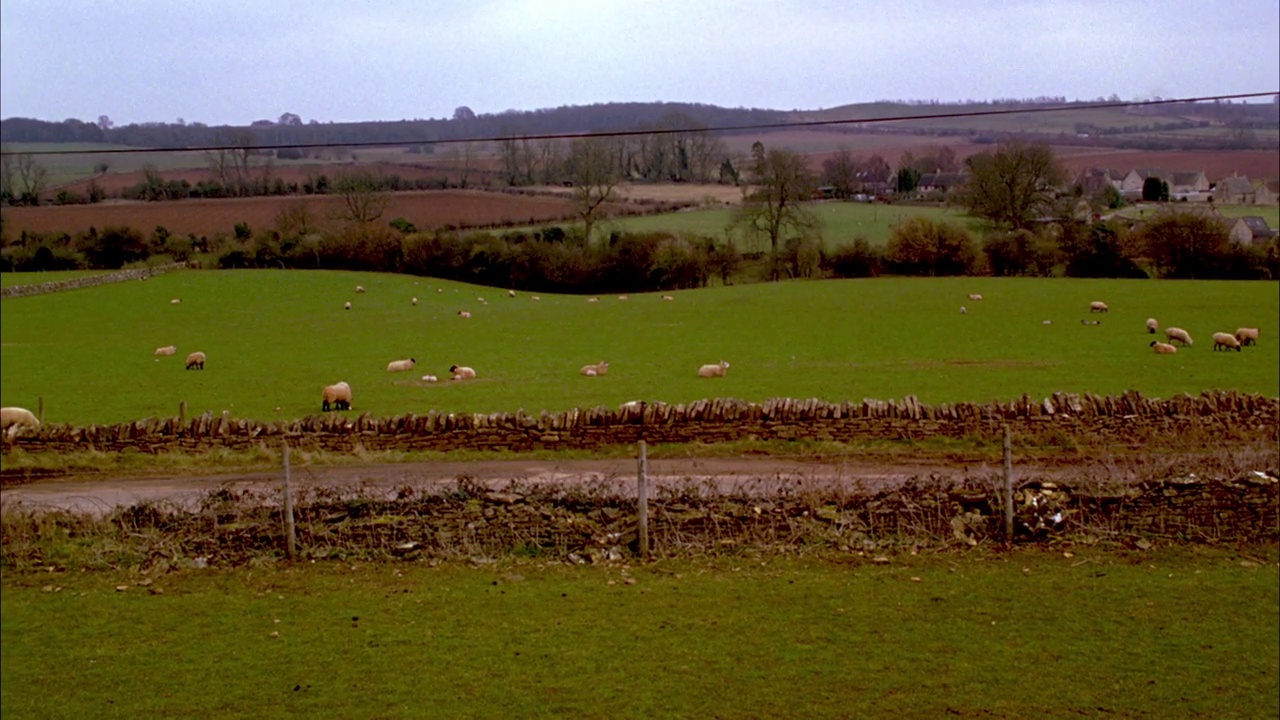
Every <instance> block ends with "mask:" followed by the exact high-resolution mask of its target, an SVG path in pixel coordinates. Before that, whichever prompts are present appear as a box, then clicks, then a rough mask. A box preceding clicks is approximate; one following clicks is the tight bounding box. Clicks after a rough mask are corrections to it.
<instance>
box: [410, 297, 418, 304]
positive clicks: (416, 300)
mask: <svg viewBox="0 0 1280 720" xmlns="http://www.w3.org/2000/svg"><path fill="white" fill-rule="evenodd" d="M409 304H410V305H417V304H418V298H416V297H415V298H410V299H409Z"/></svg>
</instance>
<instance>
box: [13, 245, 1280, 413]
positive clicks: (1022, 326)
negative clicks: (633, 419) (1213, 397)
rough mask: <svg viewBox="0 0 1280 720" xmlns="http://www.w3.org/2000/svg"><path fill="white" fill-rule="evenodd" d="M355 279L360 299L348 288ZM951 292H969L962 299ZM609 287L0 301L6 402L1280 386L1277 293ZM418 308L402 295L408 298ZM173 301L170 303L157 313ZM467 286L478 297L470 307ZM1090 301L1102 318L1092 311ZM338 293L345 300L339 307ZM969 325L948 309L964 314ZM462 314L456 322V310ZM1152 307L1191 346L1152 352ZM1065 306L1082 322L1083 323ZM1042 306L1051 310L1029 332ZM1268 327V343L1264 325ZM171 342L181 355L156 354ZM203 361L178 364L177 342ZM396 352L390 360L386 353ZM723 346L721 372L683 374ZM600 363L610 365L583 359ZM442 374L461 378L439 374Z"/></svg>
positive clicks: (451, 408)
mask: <svg viewBox="0 0 1280 720" xmlns="http://www.w3.org/2000/svg"><path fill="white" fill-rule="evenodd" d="M357 284H361V285H364V286H365V287H366V288H367V289H368V292H367V293H365V294H361V295H357V294H355V293H354V292H353V288H354V287H355V286H356V285H357ZM970 292H978V293H982V294H983V295H984V296H985V298H986V299H985V300H983V301H981V302H979V303H974V302H971V301H969V300H967V294H968V293H970ZM672 295H673V296H674V298H675V301H674V302H663V301H661V300H660V299H659V298H660V296H659V295H656V294H644V295H632V296H631V297H630V299H629V300H628V301H625V302H624V301H620V300H618V299H616V298H615V297H609V296H605V297H602V298H601V300H600V302H598V303H588V302H586V301H585V299H584V298H582V297H580V296H566V295H560V296H556V295H543V296H542V300H541V301H540V302H533V301H530V300H529V296H528V295H527V294H525V293H520V294H518V295H517V297H515V298H508V297H506V294H505V293H504V292H502V291H495V290H494V289H492V288H478V287H476V286H471V285H463V284H459V283H451V282H444V281H438V280H435V279H432V278H416V277H411V276H401V275H383V274H371V273H347V272H328V271H272V270H252V271H216V272H215V271H186V272H179V273H167V274H165V275H162V276H159V277H155V278H152V279H150V280H149V281H147V282H131V283H117V284H112V285H106V286H100V287H96V288H91V289H83V290H74V291H70V292H64V293H54V294H50V295H43V296H38V297H30V298H15V299H9V300H5V301H4V303H3V304H2V305H0V315H2V316H3V318H2V322H0V339H2V340H3V343H2V344H0V360H2V362H0V387H2V388H3V403H4V405H6V406H8V405H19V406H23V407H29V408H33V409H34V408H35V407H36V406H37V404H38V400H39V398H41V397H43V398H44V401H45V408H46V414H45V419H46V421H49V422H58V423H63V422H65V423H74V424H86V423H103V422H123V421H128V420H135V419H138V418H144V417H148V416H153V415H155V416H173V415H176V414H177V412H178V407H179V403H180V402H183V401H185V402H186V403H187V410H188V413H189V414H190V415H195V414H199V413H201V412H205V411H210V412H213V413H221V412H223V411H224V410H227V411H230V412H231V414H232V416H234V417H247V418H254V419H258V420H275V419H289V418H297V417H302V416H305V415H308V414H315V413H318V412H319V408H320V390H321V388H322V387H323V386H324V385H326V384H330V383H334V382H337V381H339V380H345V381H347V382H349V383H350V384H351V387H352V389H353V393H354V407H355V410H353V411H352V414H359V413H361V412H370V413H373V414H374V415H375V416H380V417H382V416H389V415H400V414H404V413H409V412H414V413H418V414H425V413H427V412H430V411H432V410H435V411H439V412H514V411H516V410H517V409H521V408H523V409H524V410H525V411H526V412H529V413H532V414H535V415H536V414H537V413H539V412H540V411H542V410H547V411H552V412H554V411H561V410H565V409H568V408H573V407H595V406H600V405H604V406H610V407H617V406H618V405H619V404H621V403H623V402H627V401H630V400H637V399H644V400H649V401H664V402H669V403H683V402H690V401H693V400H697V399H701V398H705V397H732V398H738V399H740V400H749V401H763V400H767V399H769V398H772V397H794V398H809V397H816V398H821V399H824V400H828V401H833V402H840V401H845V400H851V401H854V402H859V401H861V400H862V399H863V398H879V399H888V398H901V397H904V396H906V395H909V394H914V395H916V396H917V397H918V398H919V399H920V400H921V401H922V402H928V403H938V402H955V401H978V402H987V401H990V400H995V399H1011V398H1016V397H1019V396H1021V395H1022V394H1023V393H1028V394H1030V395H1031V396H1032V397H1044V396H1046V395H1049V394H1051V393H1053V392H1056V391H1066V392H1095V393H1102V394H1108V393H1119V392H1123V391H1125V390H1129V389H1135V390H1139V391H1141V392H1143V393H1144V394H1147V395H1150V396H1158V397H1168V396H1170V395H1173V394H1176V393H1179V392H1187V393H1192V394H1198V393H1200V392H1201V391H1204V390H1207V389H1211V388H1221V389H1238V390H1241V391H1244V392H1259V393H1264V394H1266V395H1269V396H1275V395H1277V394H1280V343H1277V342H1275V338H1277V337H1280V283H1276V282H1214V281H1187V282H1179V281H1150V280H1140V281H1133V280H1067V279H1029V278H1015V279H1001V278H936V279H928V278H884V279H874V280H850V281H823V282H793V283H768V284H759V285H749V286H733V287H717V288H709V289H703V290H694V291H683V292H676V293H672ZM414 296H417V297H418V298H419V300H420V304H419V305H417V306H412V305H411V304H410V303H409V298H411V297H414ZM174 297H178V298H181V299H182V304H180V305H171V304H170V303H169V300H170V299H171V298H174ZM477 297H486V299H487V300H488V302H487V303H481V302H479V301H478V300H477ZM1097 299H1101V300H1105V301H1107V302H1108V303H1110V305H1111V312H1110V313H1108V314H1106V315H1105V316H1101V318H1099V317H1098V316H1092V317H1091V316H1090V315H1089V313H1088V312H1087V308H1088V304H1089V302H1090V301H1092V300H1097ZM347 300H350V301H352V304H353V307H352V309H351V310H350V311H346V310H343V303H344V302H345V301H347ZM962 304H963V305H968V306H970V307H969V312H968V314H967V315H960V314H959V312H958V309H959V307H960V306H961V305H962ZM463 309H466V310H469V311H470V312H471V313H472V314H473V317H472V318H471V319H468V320H463V319H461V318H459V317H458V311H459V310H463ZM1149 316H1155V317H1157V318H1158V319H1159V320H1160V322H1161V323H1162V324H1165V325H1173V324H1176V325H1178V326H1180V327H1184V328H1186V329H1188V330H1189V331H1190V332H1191V333H1192V335H1193V336H1194V337H1196V338H1197V339H1198V342H1197V343H1196V345H1195V346H1194V347H1192V348H1187V349H1185V350H1183V351H1180V352H1179V353H1178V354H1177V355H1176V356H1156V355H1154V354H1153V353H1152V352H1151V350H1150V348H1148V347H1147V345H1148V343H1149V342H1150V339H1151V336H1150V335H1147V334H1146V332H1145V330H1144V329H1143V323H1144V322H1145V320H1146V318H1147V317H1149ZM1082 319H1089V320H1098V319H1100V320H1101V324H1100V325H1088V326H1086V325H1082V324H1081V323H1080V321H1081V320H1082ZM1045 320H1051V321H1052V324H1050V325H1045V324H1043V323H1044V321H1045ZM1241 326H1252V327H1259V328H1261V331H1262V342H1260V343H1259V345H1258V347H1256V348H1254V347H1250V348H1248V349H1246V350H1245V351H1244V352H1242V353H1220V352H1218V353H1215V352H1213V351H1212V343H1211V342H1210V339H1209V336H1210V335H1211V334H1212V333H1213V332H1214V331H1216V330H1234V329H1235V328H1237V327H1241ZM1268 338H1270V339H1268ZM169 344H174V345H177V347H178V354H177V355H176V356H173V357H167V358H156V357H154V356H153V355H152V351H153V350H154V349H155V348H157V347H160V346H164V345H169ZM192 350H202V351H204V352H205V353H207V355H208V364H207V366H206V369H205V370H204V371H186V370H184V369H183V363H182V360H183V358H184V357H185V355H186V353H187V352H189V351H192ZM406 357H412V358H415V359H416V360H417V361H418V366H417V367H416V368H415V369H414V371H413V372H409V373H388V372H386V366H387V363H388V362H389V361H391V360H394V359H398V358H406ZM721 359H724V360H727V361H729V362H730V363H731V365H732V367H731V369H730V371H729V373H728V376H727V377H725V378H723V379H717V380H706V379H702V378H698V377H697V376H696V370H697V368H698V367H699V366H700V365H702V364H704V363H714V362H716V361H718V360H721ZM600 360H607V361H609V363H610V366H609V374H608V375H607V376H605V377H599V378H584V377H582V376H581V375H579V374H578V368H579V367H580V366H582V365H583V364H586V363H591V362H598V361H600ZM453 364H459V365H470V366H472V367H474V368H475V369H476V371H477V372H478V373H479V379H478V380H476V381H474V382H466V383H452V382H440V383H424V382H422V381H421V380H420V377H421V376H422V375H425V374H432V375H436V376H439V377H441V378H447V377H448V373H449V367H450V366H451V365H453Z"/></svg>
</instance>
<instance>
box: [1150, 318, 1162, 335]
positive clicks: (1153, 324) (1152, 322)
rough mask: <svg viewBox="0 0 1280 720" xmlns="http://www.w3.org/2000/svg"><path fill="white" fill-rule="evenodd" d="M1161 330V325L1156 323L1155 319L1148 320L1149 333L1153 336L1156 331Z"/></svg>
mask: <svg viewBox="0 0 1280 720" xmlns="http://www.w3.org/2000/svg"><path fill="white" fill-rule="evenodd" d="M1159 329H1160V323H1158V322H1156V319H1155V318H1147V332H1149V333H1151V334H1152V335H1155V334H1156V331H1157V330H1159Z"/></svg>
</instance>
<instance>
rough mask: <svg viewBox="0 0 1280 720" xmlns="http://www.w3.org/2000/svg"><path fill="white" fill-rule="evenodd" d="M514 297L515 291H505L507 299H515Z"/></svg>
mask: <svg viewBox="0 0 1280 720" xmlns="http://www.w3.org/2000/svg"><path fill="white" fill-rule="evenodd" d="M515 296H516V291H515V290H508V291H507V297H515Z"/></svg>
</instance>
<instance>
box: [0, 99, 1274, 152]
mask: <svg viewBox="0 0 1280 720" xmlns="http://www.w3.org/2000/svg"><path fill="white" fill-rule="evenodd" d="M1276 95H1280V90H1276V91H1272V92H1253V93H1238V94H1234V95H1208V96H1205V97H1190V98H1162V99H1159V100H1141V101H1137V102H1125V101H1121V100H1118V101H1115V102H1110V101H1107V102H1095V103H1069V104H1063V105H1052V106H1049V107H1034V108H1010V109H1001V110H977V111H973V112H940V113H927V114H924V115H893V116H890V117H876V118H847V119H843V120H803V121H799V122H779V123H757V124H751V125H721V126H716V127H704V128H655V129H651V130H607V131H601V132H579V133H542V134H529V135H491V136H482V137H471V138H455V139H449V140H445V139H436V140H379V141H368V142H346V143H342V142H323V143H275V144H268V145H209V146H201V147H180V148H111V149H101V150H30V151H22V152H15V151H10V152H5V153H0V155H24V154H25V155H118V154H122V153H177V152H209V151H220V150H222V151H225V150H287V149H296V150H308V149H323V148H335V147H340V148H377V147H401V146H404V145H460V144H465V143H482V142H502V141H504V140H578V139H582V138H615V137H632V136H636V135H673V134H677V133H687V132H708V133H719V132H743V131H748V130H787V129H794V128H816V127H833V126H839V125H872V124H875V125H880V124H884V123H893V122H901V121H904V120H912V121H918V120H945V119H954V118H971V117H991V116H996V115H1032V114H1043V113H1052V112H1062V111H1064V110H1104V109H1108V108H1131V107H1151V106H1154V105H1176V104H1181V103H1199V102H1213V101H1222V100H1247V99H1256V98H1264V97H1274V96H1276Z"/></svg>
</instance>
